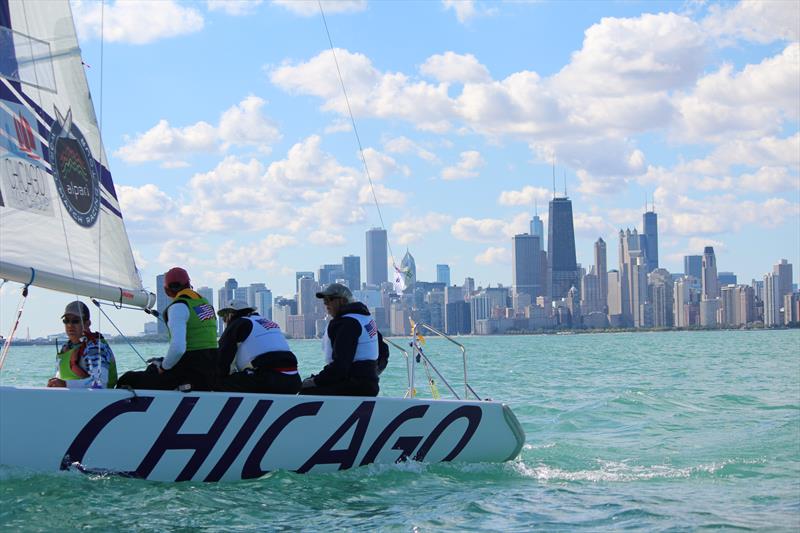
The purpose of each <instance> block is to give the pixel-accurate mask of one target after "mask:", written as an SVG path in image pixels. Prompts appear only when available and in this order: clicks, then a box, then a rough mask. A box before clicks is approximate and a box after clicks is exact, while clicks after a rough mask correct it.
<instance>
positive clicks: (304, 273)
mask: <svg viewBox="0 0 800 533" xmlns="http://www.w3.org/2000/svg"><path fill="white" fill-rule="evenodd" d="M303 278H311V279H316V278H315V277H314V273H313V272H311V271H310V270H305V271H302V272H295V273H294V293H295V294H297V293H298V292H300V280H301V279H303Z"/></svg>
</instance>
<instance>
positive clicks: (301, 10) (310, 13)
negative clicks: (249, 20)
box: [272, 0, 367, 17]
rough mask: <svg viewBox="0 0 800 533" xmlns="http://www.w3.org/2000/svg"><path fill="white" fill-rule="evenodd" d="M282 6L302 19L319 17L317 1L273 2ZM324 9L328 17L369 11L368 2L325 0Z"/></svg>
mask: <svg viewBox="0 0 800 533" xmlns="http://www.w3.org/2000/svg"><path fill="white" fill-rule="evenodd" d="M272 3H273V4H275V5H276V6H280V7H282V8H284V9H286V10H288V11H291V12H292V13H294V14H295V15H300V16H301V17H314V16H317V15H319V4H317V0H273V2H272ZM322 8H323V9H324V10H325V14H326V15H331V14H333V13H357V12H359V11H364V10H365V9H367V0H325V1H324V2H323V3H322Z"/></svg>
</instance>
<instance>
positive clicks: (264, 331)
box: [234, 316, 291, 371]
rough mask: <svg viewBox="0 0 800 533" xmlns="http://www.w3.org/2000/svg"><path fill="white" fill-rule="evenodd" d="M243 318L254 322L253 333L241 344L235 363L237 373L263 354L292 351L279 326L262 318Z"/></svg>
mask: <svg viewBox="0 0 800 533" xmlns="http://www.w3.org/2000/svg"><path fill="white" fill-rule="evenodd" d="M242 318H245V319H247V320H249V321H250V322H252V324H253V331H251V332H250V335H248V336H247V338H246V339H245V340H243V341H242V342H240V343H239V349H238V350H237V351H236V359H235V361H234V364H235V365H236V370H237V371H242V370H244V369H245V368H247V367H248V365H249V364H250V361H252V360H253V359H255V358H256V357H258V356H259V355H261V354H264V353H267V352H288V351H291V350H290V349H289V343H288V342H286V337H284V336H283V333H281V328H280V326H278V324H276V323H275V322H273V321H272V320H268V319H266V318H264V317H262V316H245V317H242Z"/></svg>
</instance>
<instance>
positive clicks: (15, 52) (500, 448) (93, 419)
mask: <svg viewBox="0 0 800 533" xmlns="http://www.w3.org/2000/svg"><path fill="white" fill-rule="evenodd" d="M83 68H84V67H83V64H82V61H81V56H80V50H79V47H78V41H77V37H76V34H75V28H74V24H73V21H72V15H71V11H70V6H69V3H68V1H67V0H58V1H48V2H27V1H21V0H0V277H2V278H3V279H7V280H11V281H15V282H18V283H21V284H23V285H29V284H30V285H33V286H39V287H44V288H48V289H52V290H56V291H61V292H65V293H69V294H76V295H83V296H88V297H93V298H98V299H102V300H107V301H113V302H116V303H123V304H129V305H133V306H137V307H142V308H149V307H150V306H152V305H153V303H154V296H153V295H152V294H150V293H148V292H147V291H145V290H143V289H142V284H141V280H140V279H139V276H138V274H137V271H136V266H135V262H134V258H133V254H132V252H131V247H130V243H129V241H128V237H127V234H126V231H125V225H124V223H123V218H122V212H121V209H120V204H119V201H118V199H117V196H116V193H115V190H114V184H113V181H112V179H111V173H110V172H109V170H108V164H107V161H106V156H105V152H104V150H103V145H102V142H101V139H100V128H99V127H98V123H97V120H96V118H95V112H94V109H93V105H92V100H91V97H90V94H89V88H88V84H87V81H86V76H85V73H84V71H83ZM417 327H418V325H415V332H414V337H413V339H414V340H413V341H412V345H414V346H415V350H414V353H413V354H412V355H411V356H409V354H408V353H405V350H404V349H402V347H399V346H396V347H397V348H400V351H401V352H403V353H404V354H405V356H406V357H405V361H406V364H407V369H408V374H409V384H408V389H407V390H408V392H407V394H406V397H404V398H387V397H376V398H361V397H321V396H290V395H277V394H243V393H225V392H188V393H184V392H180V391H149V390H137V391H131V390H113V389H112V390H107V389H100V390H91V389H79V390H75V389H73V390H70V389H63V388H44V387H8V386H3V387H0V465H3V466H4V467H11V468H22V469H25V470H34V471H51V472H57V471H61V470H70V471H79V472H84V473H102V474H116V475H121V476H127V477H133V478H141V479H149V480H161V481H185V480H195V481H224V480H238V479H252V478H259V477H262V476H264V475H265V474H266V473H268V472H270V471H273V470H277V469H283V470H291V471H295V472H300V473H305V472H323V471H331V470H342V469H347V468H351V467H356V466H365V465H370V464H373V463H384V464H387V463H388V464H393V463H397V462H401V461H406V460H417V461H424V462H441V461H462V462H498V461H508V460H511V459H513V458H514V457H516V456H517V455H518V454H519V452H520V449H521V448H522V445H523V443H524V439H525V437H524V432H523V431H522V428H521V426H520V424H519V422H518V421H517V419H516V417H515V416H514V414H513V413H512V412H511V410H510V408H509V407H508V406H507V405H504V404H503V403H501V402H496V401H486V400H481V399H480V398H479V397H478V395H477V394H476V393H475V391H474V390H472V388H471V387H470V386H469V385H468V384H467V381H466V376H467V374H466V355H465V354H464V394H463V397H461V396H460V395H459V394H457V393H456V391H455V390H454V389H453V388H452V387H451V386H450V385H449V383H447V382H446V381H442V382H443V383H445V385H446V386H447V387H448V388H449V390H450V391H451V392H452V393H453V395H454V396H455V399H452V400H440V399H423V398H420V397H419V396H418V395H417V394H416V388H415V386H414V372H415V368H416V363H417V361H420V360H422V361H423V363H425V371H426V373H429V371H430V369H429V365H428V364H427V363H426V362H427V356H426V355H425V354H424V353H423V352H422V350H421V349H420V347H419V346H418V341H417V340H416V339H417V338H418V337H417V335H416V328H417ZM420 338H421V336H420ZM451 342H454V341H451ZM462 352H463V347H462ZM430 368H433V370H434V371H436V372H437V373H438V371H437V370H436V369H435V367H432V365H430ZM439 377H440V378H441V376H439ZM442 379H443V378H442ZM429 382H430V384H431V387H432V390H434V389H433V380H432V379H431V378H430V376H429ZM470 395H471V396H472V398H471V399H469V398H470ZM434 397H437V398H438V393H437V394H435V395H434Z"/></svg>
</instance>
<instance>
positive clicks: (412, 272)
mask: <svg viewBox="0 0 800 533" xmlns="http://www.w3.org/2000/svg"><path fill="white" fill-rule="evenodd" d="M400 270H402V271H403V272H404V273H405V277H406V279H405V281H406V290H405V292H411V291H413V290H414V285H415V284H416V283H417V262H416V261H414V256H413V255H411V252H409V251H408V248H406V255H404V256H403V260H402V261H400Z"/></svg>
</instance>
